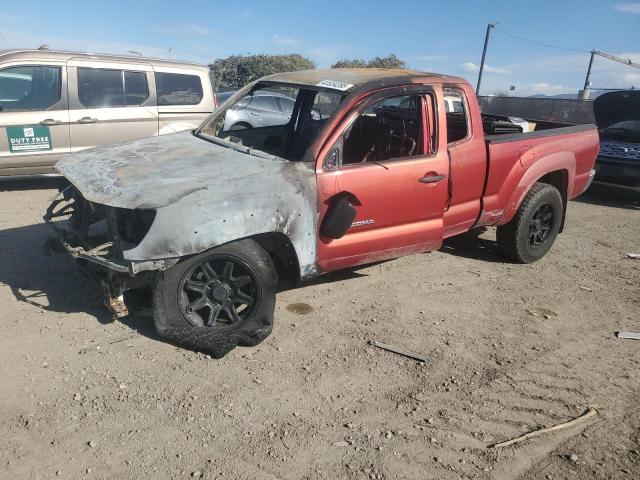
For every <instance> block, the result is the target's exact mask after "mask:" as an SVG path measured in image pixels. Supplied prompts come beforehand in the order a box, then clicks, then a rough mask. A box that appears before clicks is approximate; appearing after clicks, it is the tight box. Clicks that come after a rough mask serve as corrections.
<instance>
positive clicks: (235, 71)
mask: <svg viewBox="0 0 640 480" xmlns="http://www.w3.org/2000/svg"><path fill="white" fill-rule="evenodd" d="M209 67H210V68H211V72H212V75H213V77H214V80H215V82H216V85H217V87H218V88H219V89H223V90H224V89H236V88H240V87H243V86H244V85H246V84H247V83H249V82H253V81H254V80H257V79H258V78H261V77H264V76H266V75H271V74H274V73H280V72H294V71H296V70H312V69H314V68H316V65H315V63H314V62H313V61H311V60H310V59H308V58H306V57H303V56H302V55H299V54H297V53H292V54H288V55H231V56H229V57H227V58H219V59H218V60H216V61H214V62H213V63H211V64H209ZM331 68H406V63H405V62H404V60H401V59H400V58H398V57H397V56H396V55H394V54H391V55H388V56H386V57H373V58H372V59H370V60H364V59H361V58H354V59H343V60H339V61H337V62H336V63H334V64H333V65H331Z"/></svg>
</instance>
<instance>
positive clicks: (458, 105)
mask: <svg viewBox="0 0 640 480" xmlns="http://www.w3.org/2000/svg"><path fill="white" fill-rule="evenodd" d="M443 93H444V103H445V111H446V116H447V143H455V142H459V141H461V140H464V139H465V138H467V137H468V136H469V114H468V112H467V102H466V99H465V95H464V92H463V91H462V90H461V89H460V88H455V87H445V88H444V89H443Z"/></svg>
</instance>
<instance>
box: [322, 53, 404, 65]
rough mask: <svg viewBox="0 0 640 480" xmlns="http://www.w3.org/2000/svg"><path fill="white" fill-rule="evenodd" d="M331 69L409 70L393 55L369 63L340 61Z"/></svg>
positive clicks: (374, 58)
mask: <svg viewBox="0 0 640 480" xmlns="http://www.w3.org/2000/svg"><path fill="white" fill-rule="evenodd" d="M331 68H407V64H406V63H405V61H404V60H401V59H399V58H398V57H397V56H396V55H395V54H393V53H392V54H391V55H388V56H386V57H373V58H372V59H371V60H369V61H368V62H367V61H365V60H362V59H361V58H354V59H352V60H349V59H344V60H339V61H337V62H336V63H334V64H333V65H331Z"/></svg>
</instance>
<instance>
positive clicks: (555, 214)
mask: <svg viewBox="0 0 640 480" xmlns="http://www.w3.org/2000/svg"><path fill="white" fill-rule="evenodd" d="M563 214H564V213H563V204H562V196H561V195H560V192H559V191H558V189H557V188H556V187H554V186H553V185H549V184H547V183H536V184H534V185H533V187H531V190H529V191H528V192H527V194H526V195H525V197H524V200H523V201H522V203H521V204H520V208H518V211H517V212H516V215H515V217H513V219H511V221H510V222H509V223H507V224H506V225H502V226H500V227H498V231H497V241H498V247H499V248H500V250H501V251H502V253H504V254H505V255H506V256H507V257H508V258H510V259H511V260H513V261H514V262H517V263H533V262H535V261H537V260H540V259H541V258H542V257H543V256H544V255H545V254H546V253H547V252H548V251H549V249H550V248H551V246H552V245H553V242H554V241H555V239H556V237H557V236H558V232H559V230H560V225H562V217H563Z"/></svg>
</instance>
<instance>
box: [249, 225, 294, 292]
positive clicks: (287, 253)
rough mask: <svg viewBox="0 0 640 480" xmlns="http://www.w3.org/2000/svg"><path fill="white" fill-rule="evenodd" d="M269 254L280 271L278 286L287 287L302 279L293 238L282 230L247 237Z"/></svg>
mask: <svg viewBox="0 0 640 480" xmlns="http://www.w3.org/2000/svg"><path fill="white" fill-rule="evenodd" d="M247 238H248V239H250V240H253V241H255V242H256V243H258V245H260V246H261V247H262V248H264V250H265V251H266V252H267V253H268V254H269V256H270V257H271V260H273V263H274V264H275V266H276V270H277V272H278V287H279V288H286V287H290V286H293V285H295V284H297V283H298V282H299V281H300V261H299V260H298V253H297V252H296V249H295V246H294V245H293V242H292V241H291V239H290V238H289V237H288V236H287V235H285V234H284V233H282V232H269V233H261V234H258V235H253V236H250V237H247Z"/></svg>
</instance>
